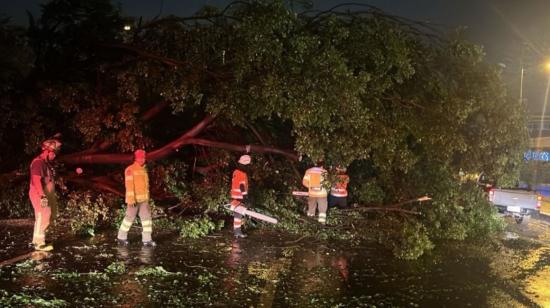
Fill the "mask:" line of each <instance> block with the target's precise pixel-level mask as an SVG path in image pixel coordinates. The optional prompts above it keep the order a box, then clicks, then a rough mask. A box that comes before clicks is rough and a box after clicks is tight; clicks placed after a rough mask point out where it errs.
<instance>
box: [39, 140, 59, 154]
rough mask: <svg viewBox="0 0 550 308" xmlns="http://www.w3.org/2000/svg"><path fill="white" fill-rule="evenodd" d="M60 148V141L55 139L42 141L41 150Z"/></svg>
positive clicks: (54, 150) (56, 149)
mask: <svg viewBox="0 0 550 308" xmlns="http://www.w3.org/2000/svg"><path fill="white" fill-rule="evenodd" d="M60 148H61V142H60V141H59V140H57V139H48V140H45V141H43V142H42V151H44V150H48V151H51V152H57V151H59V149H60Z"/></svg>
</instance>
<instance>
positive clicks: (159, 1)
mask: <svg viewBox="0 0 550 308" xmlns="http://www.w3.org/2000/svg"><path fill="white" fill-rule="evenodd" d="M1 1H2V5H1V6H0V13H3V14H4V15H7V16H11V17H13V20H14V21H15V22H16V23H18V24H26V14H25V10H29V11H31V12H32V13H33V14H34V15H38V13H39V10H40V4H41V3H45V2H46V1H43V0H17V1H13V0H1ZM115 2H116V3H120V5H121V7H122V10H123V13H124V14H126V15H130V16H143V17H144V19H152V18H154V17H155V16H158V15H159V14H160V16H163V15H169V14H174V15H179V16H188V15H191V14H193V13H194V12H196V11H197V10H198V9H200V8H201V7H202V6H204V5H213V6H217V7H224V6H225V5H227V4H228V3H230V2H231V1H228V0H209V1H206V0H205V1H201V0H186V1H182V0H121V1H115ZM349 2H355V3H364V4H370V5H373V6H376V7H378V8H380V9H382V10H384V11H386V12H388V13H390V14H395V15H399V16H403V17H407V18H410V19H414V20H419V21H427V22H431V23H433V24H437V25H441V27H442V28H443V29H446V30H447V31H448V32H452V31H454V29H456V28H457V27H465V28H466V31H465V35H466V37H467V38H468V39H469V40H471V41H473V42H475V43H477V44H480V45H483V46H484V48H485V50H486V52H487V58H488V61H490V62H492V63H502V64H504V65H505V66H506V67H505V68H504V76H505V80H506V82H507V83H508V84H509V85H510V91H511V92H510V94H511V95H515V96H517V92H518V88H519V76H520V73H519V72H520V62H521V59H522V54H523V62H524V64H525V65H524V67H525V68H526V71H525V80H524V85H525V88H524V92H525V93H526V94H525V96H526V98H527V102H528V105H529V107H530V108H529V109H530V111H531V113H540V111H538V110H540V108H541V107H540V106H542V101H543V98H544V90H545V85H546V76H545V74H544V71H543V70H542V63H543V62H544V61H545V60H546V59H547V56H546V55H547V54H548V55H550V51H549V50H548V49H549V48H548V47H550V44H549V43H550V33H548V31H546V30H547V29H550V0H369V1H367V0H356V1H343V0H316V1H313V3H314V9H319V10H326V9H329V8H331V7H333V6H335V5H337V4H340V3H349ZM351 9H353V8H351Z"/></svg>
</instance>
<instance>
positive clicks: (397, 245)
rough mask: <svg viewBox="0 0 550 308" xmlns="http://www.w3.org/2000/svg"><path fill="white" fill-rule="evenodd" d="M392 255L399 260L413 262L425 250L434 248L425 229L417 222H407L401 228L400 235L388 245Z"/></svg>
mask: <svg viewBox="0 0 550 308" xmlns="http://www.w3.org/2000/svg"><path fill="white" fill-rule="evenodd" d="M389 246H391V247H392V251H393V254H394V255H395V256H396V257H398V258H401V259H406V260H414V259H416V258H418V257H420V256H421V255H422V254H424V252H425V251H426V250H430V249H432V248H433V247H434V244H433V243H432V241H430V238H429V236H428V231H427V230H426V227H425V226H424V225H422V224H421V223H419V222H417V221H407V222H406V223H405V225H404V226H403V227H402V228H401V234H399V237H398V238H397V239H396V240H395V241H392V242H390V243H389Z"/></svg>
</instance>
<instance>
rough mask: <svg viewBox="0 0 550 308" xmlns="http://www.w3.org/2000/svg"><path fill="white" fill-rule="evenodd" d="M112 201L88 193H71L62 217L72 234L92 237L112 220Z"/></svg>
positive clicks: (99, 195)
mask: <svg viewBox="0 0 550 308" xmlns="http://www.w3.org/2000/svg"><path fill="white" fill-rule="evenodd" d="M110 202H113V200H112V199H108V198H105V197H103V195H101V194H95V193H92V192H90V191H82V192H80V191H72V192H70V193H69V194H68V195H67V200H66V207H65V209H64V210H62V215H63V216H64V217H65V218H67V219H69V224H70V227H71V231H72V232H73V233H74V234H80V235H88V236H94V235H95V231H96V230H97V228H98V227H99V226H100V225H101V224H107V223H108V222H109V221H110V220H111V219H112V213H111V209H112V208H113V206H112V204H111V203H110Z"/></svg>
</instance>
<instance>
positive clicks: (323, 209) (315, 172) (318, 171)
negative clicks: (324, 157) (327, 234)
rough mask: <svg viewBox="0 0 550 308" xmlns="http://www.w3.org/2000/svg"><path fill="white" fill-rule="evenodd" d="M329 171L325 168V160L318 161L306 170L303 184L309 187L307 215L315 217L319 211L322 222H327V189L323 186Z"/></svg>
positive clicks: (319, 219)
mask: <svg viewBox="0 0 550 308" xmlns="http://www.w3.org/2000/svg"><path fill="white" fill-rule="evenodd" d="M326 175H327V171H326V170H325V168H323V162H322V161H318V162H317V164H316V165H315V167H312V168H309V169H307V170H306V173H305V175H304V178H303V179H302V184H303V185H304V186H305V187H307V189H308V200H307V204H308V209H307V216H308V217H315V212H316V210H318V211H319V217H318V221H319V222H320V223H321V224H326V222H327V189H326V188H325V187H323V184H324V183H325V179H326Z"/></svg>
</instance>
